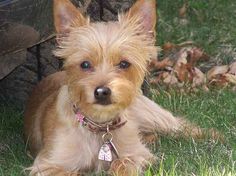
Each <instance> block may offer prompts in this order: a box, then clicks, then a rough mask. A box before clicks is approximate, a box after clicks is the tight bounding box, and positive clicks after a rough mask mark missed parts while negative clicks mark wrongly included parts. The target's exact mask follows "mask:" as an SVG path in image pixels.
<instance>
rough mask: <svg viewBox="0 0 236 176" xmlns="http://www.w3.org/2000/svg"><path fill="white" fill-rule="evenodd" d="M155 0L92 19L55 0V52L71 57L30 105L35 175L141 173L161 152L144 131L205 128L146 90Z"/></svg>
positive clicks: (28, 129) (195, 132)
mask: <svg viewBox="0 0 236 176" xmlns="http://www.w3.org/2000/svg"><path fill="white" fill-rule="evenodd" d="M155 2H156V0H137V2H136V3H135V4H134V5H133V6H132V8H131V9H130V10H129V11H128V12H127V13H124V14H120V15H119V20H118V21H116V22H107V23H104V22H99V23H90V21H89V19H88V18H85V17H83V15H82V14H81V13H80V12H79V11H78V10H77V9H76V7H75V6H73V4H72V3H71V2H70V1H69V0H54V20H55V27H56V31H57V38H58V43H59V47H58V49H57V50H56V51H55V55H56V56H58V57H61V58H64V59H65V64H64V71H62V72H58V73H55V74H53V75H51V76H49V77H48V78H46V79H45V80H43V81H42V82H41V83H40V84H39V85H38V86H37V87H36V88H35V90H34V91H33V94H32V96H31V97H30V99H29V102H28V105H27V108H26V111H25V123H24V124H25V126H24V129H25V137H26V142H27V144H28V147H29V149H30V151H31V154H32V155H33V156H34V157H36V158H35V161H34V163H33V166H32V167H30V168H29V169H30V175H44V176H49V175H50V176H55V175H60V176H62V175H63V176H64V175H80V174H83V173H88V172H93V173H94V172H96V173H98V172H100V171H102V170H107V171H108V172H109V173H111V174H113V175H119V176H120V175H122V176H132V175H138V174H140V173H141V172H142V169H143V168H144V166H146V165H147V164H149V163H150V162H152V161H153V160H154V159H155V157H154V156H153V154H152V153H151V152H150V150H149V149H148V148H147V147H146V146H145V144H143V143H142V141H141V137H142V136H141V134H143V133H150V132H153V133H155V132H158V133H162V134H171V135H174V134H177V135H183V136H192V137H200V136H202V135H203V131H202V130H201V129H200V128H198V127H195V126H194V125H192V124H190V123H189V122H187V121H186V120H183V119H181V118H176V117H174V116H173V115H172V114H171V113H170V112H168V111H166V110H164V109H162V108H161V107H160V106H158V105H157V104H155V103H154V102H152V101H151V100H149V99H148V98H146V97H145V96H143V95H142V92H141V84H142V82H143V80H144V76H145V74H146V73H147V70H146V68H147V64H148V62H149V61H150V59H151V58H156V54H157V47H156V46H155V23H156V3H155Z"/></svg>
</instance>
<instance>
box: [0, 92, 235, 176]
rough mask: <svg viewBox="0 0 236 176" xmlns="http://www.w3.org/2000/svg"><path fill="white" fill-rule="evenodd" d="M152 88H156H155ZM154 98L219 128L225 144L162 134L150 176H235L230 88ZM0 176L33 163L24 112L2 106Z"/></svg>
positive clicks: (15, 175)
mask: <svg viewBox="0 0 236 176" xmlns="http://www.w3.org/2000/svg"><path fill="white" fill-rule="evenodd" d="M151 90H152V89H151ZM152 98H153V99H154V100H155V101H156V102H157V103H159V104H160V105H162V106H163V107H165V108H167V109H168V110H170V111H172V112H173V113H174V114H175V115H182V116H186V118H188V119H190V120H191V121H192V122H194V123H196V124H198V125H200V126H201V127H205V128H212V127H213V128H215V129H218V130H219V131H220V132H221V133H222V134H223V135H224V139H225V142H224V143H223V144H222V143H220V142H218V141H213V140H203V141H194V140H193V139H189V140H185V139H173V138H171V137H167V136H162V137H161V138H160V139H159V140H158V141H157V142H156V144H155V145H152V146H150V148H151V149H152V150H153V152H154V153H155V154H156V155H157V156H158V161H157V163H156V164H154V165H153V166H151V167H150V168H149V169H148V170H147V171H146V174H145V175H147V176H149V175H154V174H156V175H160V176H161V175H166V176H182V175H183V176H188V175H189V176H193V175H197V176H230V175H232V176H235V175H236V163H235V162H236V108H235V107H236V94H235V92H232V91H229V90H220V91H217V90H215V91H212V92H198V93H194V94H185V93H179V92H177V91H172V90H170V91H168V92H166V91H161V93H160V94H159V95H155V94H152ZM0 117H2V118H1V121H0V141H1V143H0V175H3V176H8V175H9V176H18V175H23V173H22V170H23V168H24V167H27V166H29V165H30V164H31V163H32V160H31V159H30V158H29V157H27V155H26V152H25V145H24V143H23V138H22V126H23V124H22V117H23V115H22V113H21V112H19V111H18V110H15V109H14V108H6V107H3V106H2V107H1V108H0Z"/></svg>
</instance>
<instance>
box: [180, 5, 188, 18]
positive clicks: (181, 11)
mask: <svg viewBox="0 0 236 176" xmlns="http://www.w3.org/2000/svg"><path fill="white" fill-rule="evenodd" d="M186 12H187V3H184V4H183V6H182V7H181V8H180V9H179V17H180V18H185V17H186Z"/></svg>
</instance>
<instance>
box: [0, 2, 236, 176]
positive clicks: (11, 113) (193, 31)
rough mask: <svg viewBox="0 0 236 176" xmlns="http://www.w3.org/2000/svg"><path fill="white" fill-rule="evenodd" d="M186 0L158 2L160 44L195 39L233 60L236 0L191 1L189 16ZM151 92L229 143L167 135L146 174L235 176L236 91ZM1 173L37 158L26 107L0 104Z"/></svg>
mask: <svg viewBox="0 0 236 176" xmlns="http://www.w3.org/2000/svg"><path fill="white" fill-rule="evenodd" d="M184 2H186V1H184V0H178V1H173V0H162V1H158V14H159V20H158V28H157V30H158V32H157V34H158V36H157V40H158V45H163V44H164V43H166V42H172V43H176V44H178V43H182V42H185V41H189V40H191V41H193V42H195V43H196V45H198V46H200V47H202V48H203V49H204V50H205V51H206V52H207V53H208V54H209V55H210V56H212V60H214V61H216V62H217V63H218V64H220V63H229V62H230V61H231V60H233V59H235V58H236V23H235V19H236V10H235V9H236V1H235V0H224V1H223V0H198V1H196V0H189V1H187V2H188V7H187V11H186V17H185V18H183V19H181V18H179V16H178V14H179V9H180V8H181V7H182V5H183V3H184ZM150 97H151V98H152V99H153V100H155V101H156V102H157V103H158V104H160V105H161V106H163V107H165V108H167V109H168V110H170V111H171V112H173V113H174V114H175V115H179V116H184V117H186V118H188V119H189V120H191V121H192V122H194V123H196V124H198V125H199V126H201V127H204V128H212V127H213V128H215V129H217V130H218V131H219V132H221V133H222V134H223V135H224V143H220V142H219V141H213V140H203V141H195V140H193V139H189V140H185V139H173V138H171V137H166V136H161V137H160V138H159V140H158V141H157V142H156V143H155V144H154V145H151V146H150V148H151V149H152V150H153V152H154V153H156V155H157V156H158V158H159V159H158V162H157V163H156V164H154V165H153V166H150V168H148V169H147V171H146V172H145V175H147V176H149V175H150V176H151V175H158V176H159V175H160V176H162V175H163V176H165V175H166V176H195V175H196V176H235V175H236V93H235V92H233V91H231V90H230V89H214V90H211V91H209V92H203V91H199V92H195V93H188V94H187V93H183V92H179V91H178V90H162V89H160V90H159V94H156V91H155V89H154V88H150ZM0 118H1V120H0V175H3V176H19V175H24V174H23V172H22V170H23V168H25V167H27V166H29V165H30V164H31V163H32V160H31V159H30V158H29V157H28V156H27V155H26V150H25V145H24V142H23V138H22V127H23V122H22V118H23V111H21V110H18V109H17V108H14V107H9V106H4V105H1V106H0Z"/></svg>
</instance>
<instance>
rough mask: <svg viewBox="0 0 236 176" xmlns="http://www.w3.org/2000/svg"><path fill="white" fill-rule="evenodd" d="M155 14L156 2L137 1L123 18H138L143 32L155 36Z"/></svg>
mask: <svg viewBox="0 0 236 176" xmlns="http://www.w3.org/2000/svg"><path fill="white" fill-rule="evenodd" d="M156 14H157V11H156V0H137V1H136V3H135V4H134V5H133V6H132V7H131V8H130V10H129V11H128V12H127V13H126V14H125V16H126V17H128V18H131V17H133V16H138V17H139V18H141V23H142V25H143V28H144V30H145V32H147V33H150V34H152V35H154V36H155V31H156V30H155V27H156V20H157V15H156Z"/></svg>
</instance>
